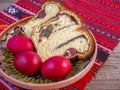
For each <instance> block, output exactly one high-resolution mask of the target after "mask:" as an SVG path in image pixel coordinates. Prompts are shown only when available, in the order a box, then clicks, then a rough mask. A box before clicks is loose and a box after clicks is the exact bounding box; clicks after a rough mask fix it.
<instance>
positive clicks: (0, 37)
mask: <svg viewBox="0 0 120 90" xmlns="http://www.w3.org/2000/svg"><path fill="white" fill-rule="evenodd" d="M30 18H31V17H28V18H25V19H22V20H19V21H18V22H16V23H14V24H12V25H10V26H9V27H7V28H6V29H5V30H4V31H3V32H2V33H0V75H1V76H2V77H4V78H5V79H6V80H8V81H9V82H10V83H13V84H14V85H16V86H19V87H22V88H26V89H40V90H48V89H49V90H52V89H57V88H62V87H65V86H68V85H70V84H72V83H74V82H76V81H78V80H80V79H81V78H82V77H83V76H84V75H86V74H87V73H88V71H89V70H90V69H91V67H92V66H93V64H94V62H95V60H96V56H97V44H96V40H95V38H94V36H93V35H92V36H93V38H94V41H95V49H94V52H93V54H92V56H91V57H90V60H88V61H87V62H86V65H84V67H82V68H83V69H82V70H80V71H79V72H78V73H77V74H75V75H74V76H71V77H69V78H67V79H65V80H61V81H58V82H51V83H45V84H41V83H39V84H34V83H31V82H24V81H21V80H18V79H15V78H13V77H12V76H10V75H9V74H7V73H6V72H5V70H3V68H2V64H1V63H2V62H1V61H2V60H3V59H5V57H4V54H3V53H4V48H5V43H6V41H7V38H9V37H8V36H7V35H8V33H9V32H11V33H12V30H13V28H14V27H16V26H18V25H20V24H21V23H24V22H26V21H27V20H29V19H30ZM91 34H92V33H91ZM10 35H12V34H10ZM4 69H7V68H4Z"/></svg>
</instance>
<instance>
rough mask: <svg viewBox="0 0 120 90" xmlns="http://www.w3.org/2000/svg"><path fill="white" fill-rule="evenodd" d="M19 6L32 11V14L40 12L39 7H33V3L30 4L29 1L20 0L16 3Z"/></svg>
mask: <svg viewBox="0 0 120 90" xmlns="http://www.w3.org/2000/svg"><path fill="white" fill-rule="evenodd" d="M16 4H17V5H19V6H21V7H23V8H25V9H27V10H29V11H31V12H38V11H39V9H40V8H39V7H37V6H35V5H33V4H32V3H30V2H29V0H26V1H22V0H20V1H19V2H18V3H16Z"/></svg>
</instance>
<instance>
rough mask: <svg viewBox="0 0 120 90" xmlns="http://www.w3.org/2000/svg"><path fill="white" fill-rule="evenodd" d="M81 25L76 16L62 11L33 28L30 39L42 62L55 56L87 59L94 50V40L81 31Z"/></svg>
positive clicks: (88, 34) (86, 32)
mask: <svg viewBox="0 0 120 90" xmlns="http://www.w3.org/2000/svg"><path fill="white" fill-rule="evenodd" d="M82 24H83V23H82V20H81V19H80V18H79V17H78V16H77V15H76V14H74V13H72V12H71V11H67V10H62V11H61V12H59V13H58V14H57V15H56V17H54V18H52V19H50V20H49V21H48V22H46V23H44V24H42V25H39V26H38V27H34V30H33V31H32V35H31V39H32V40H33V43H34V45H35V47H36V51H37V53H38V54H39V55H40V56H41V58H42V60H43V61H45V60H46V59H48V58H49V57H51V56H55V55H62V56H65V57H67V58H69V59H73V58H75V57H76V56H78V58H79V59H86V58H88V57H89V56H90V55H91V53H92V52H93V50H94V39H93V37H92V35H91V34H90V33H89V31H88V30H86V29H84V30H82V29H81V27H82V26H83V25H82Z"/></svg>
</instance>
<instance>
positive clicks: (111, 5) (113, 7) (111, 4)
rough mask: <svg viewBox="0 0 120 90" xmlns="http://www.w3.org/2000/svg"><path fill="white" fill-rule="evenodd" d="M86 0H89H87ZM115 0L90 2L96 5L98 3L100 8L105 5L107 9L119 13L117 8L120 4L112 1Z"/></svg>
mask: <svg viewBox="0 0 120 90" xmlns="http://www.w3.org/2000/svg"><path fill="white" fill-rule="evenodd" d="M87 1H89V0H87ZM114 1H115V0H112V2H111V1H109V2H108V1H106V2H105V1H103V2H102V0H91V2H92V3H96V5H99V6H100V7H101V8H102V7H106V9H107V10H110V9H111V10H110V11H111V12H117V13H119V12H120V10H119V8H120V7H119V6H120V5H117V3H116V4H115V2H114Z"/></svg>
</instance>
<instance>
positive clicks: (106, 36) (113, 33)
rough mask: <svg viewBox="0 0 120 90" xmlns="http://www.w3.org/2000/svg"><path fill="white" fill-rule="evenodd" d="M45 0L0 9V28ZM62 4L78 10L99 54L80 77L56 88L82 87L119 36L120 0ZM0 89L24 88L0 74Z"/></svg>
mask: <svg viewBox="0 0 120 90" xmlns="http://www.w3.org/2000/svg"><path fill="white" fill-rule="evenodd" d="M45 1H46V0H18V1H17V2H16V3H14V4H13V5H11V6H10V7H8V8H7V9H5V10H3V11H1V12H0V32H2V31H3V30H4V29H5V28H6V27H7V26H9V25H10V24H12V23H14V22H16V21H18V20H20V19H23V18H25V17H28V16H32V15H35V14H36V13H37V12H38V11H39V10H40V7H41V4H42V3H43V2H45ZM57 1H58V2H62V3H63V5H64V6H65V7H67V8H68V9H70V10H72V11H74V12H75V13H78V14H79V16H80V17H81V18H82V19H83V20H84V21H85V23H86V26H87V28H89V30H90V31H91V32H92V33H93V34H94V36H95V38H96V40H97V45H98V54H97V58H96V62H95V63H94V65H93V67H92V68H91V70H90V71H89V72H88V73H87V74H86V75H85V76H84V77H83V78H82V79H80V80H79V81H77V82H76V83H73V84H72V85H69V86H66V87H63V88H61V89H59V90H84V88H85V86H86V85H87V84H88V83H89V82H90V81H91V80H92V78H95V76H96V73H97V72H98V71H99V69H100V68H101V67H102V66H103V64H104V63H105V61H106V60H107V58H108V56H109V55H110V54H111V53H112V51H113V49H114V48H115V47H116V46H117V44H118V42H119V40H120V1H119V0H57ZM0 90H24V89H23V88H20V87H17V86H15V85H13V84H11V83H9V82H8V81H6V80H5V79H4V78H3V77H2V76H0Z"/></svg>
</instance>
